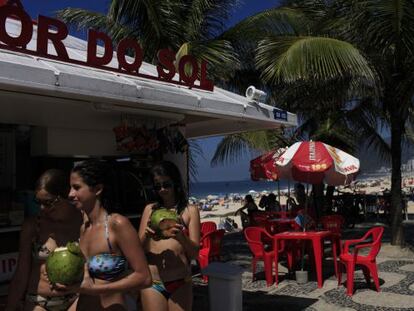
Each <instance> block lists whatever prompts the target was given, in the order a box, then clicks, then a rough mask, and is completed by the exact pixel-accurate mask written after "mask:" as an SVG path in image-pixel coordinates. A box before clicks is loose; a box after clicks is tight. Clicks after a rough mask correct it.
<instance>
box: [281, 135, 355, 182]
mask: <svg viewBox="0 0 414 311" xmlns="http://www.w3.org/2000/svg"><path fill="white" fill-rule="evenodd" d="M275 164H276V165H275V166H276V170H277V172H278V174H279V178H282V179H283V178H285V179H290V180H295V181H300V182H304V183H308V184H319V183H322V182H324V183H326V184H328V185H332V186H335V185H345V184H349V183H350V182H351V181H353V180H354V179H355V177H356V175H357V174H358V171H359V160H358V159H357V158H355V157H353V156H351V155H350V154H348V153H346V152H344V151H342V150H340V149H338V148H335V147H332V146H330V145H327V144H325V143H322V142H319V141H304V142H297V143H295V144H293V145H292V146H290V147H289V148H288V149H287V150H286V151H285V152H284V153H283V154H282V155H281V156H280V157H278V159H277V160H276V163H275Z"/></svg>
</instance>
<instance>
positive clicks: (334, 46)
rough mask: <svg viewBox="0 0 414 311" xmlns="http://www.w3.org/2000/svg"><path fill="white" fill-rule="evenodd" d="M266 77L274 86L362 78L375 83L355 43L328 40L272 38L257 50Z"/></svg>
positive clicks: (267, 39)
mask: <svg viewBox="0 0 414 311" xmlns="http://www.w3.org/2000/svg"><path fill="white" fill-rule="evenodd" d="M256 61H257V66H258V67H259V68H260V69H262V70H263V74H262V77H263V78H264V79H265V80H267V81H272V82H274V83H278V82H286V83H292V82H295V81H300V80H308V81H329V80H332V79H337V78H338V77H341V78H348V77H350V76H357V77H362V78H364V79H366V80H368V81H375V75H374V73H373V71H372V69H371V68H370V66H369V64H368V62H367V60H366V59H365V58H364V56H362V55H361V53H360V52H359V51H358V50H357V49H356V48H354V47H353V46H352V45H351V44H349V43H347V42H344V41H340V40H336V39H332V38H324V37H268V38H266V39H264V40H262V41H261V42H260V44H259V47H258V50H257V58H256Z"/></svg>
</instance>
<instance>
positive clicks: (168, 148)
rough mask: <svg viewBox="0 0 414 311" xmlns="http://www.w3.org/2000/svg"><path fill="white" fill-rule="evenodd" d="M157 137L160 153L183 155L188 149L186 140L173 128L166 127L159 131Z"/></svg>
mask: <svg viewBox="0 0 414 311" xmlns="http://www.w3.org/2000/svg"><path fill="white" fill-rule="evenodd" d="M157 137H158V141H159V146H160V151H161V152H162V153H167V152H170V153H184V152H186V151H187V149H188V142H187V139H185V137H184V135H183V134H182V133H181V132H180V131H179V129H178V128H177V127H175V126H166V127H163V128H161V129H159V130H158V131H157Z"/></svg>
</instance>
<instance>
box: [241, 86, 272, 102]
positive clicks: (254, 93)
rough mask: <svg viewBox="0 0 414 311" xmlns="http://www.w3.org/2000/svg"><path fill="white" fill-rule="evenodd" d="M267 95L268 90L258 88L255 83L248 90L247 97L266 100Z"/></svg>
mask: <svg viewBox="0 0 414 311" xmlns="http://www.w3.org/2000/svg"><path fill="white" fill-rule="evenodd" d="M266 96H267V94H266V92H263V91H261V90H258V89H256V88H255V87H254V86H253V85H251V86H249V87H248V88H247V90H246V97H247V98H248V99H250V100H252V101H257V102H265V101H266Z"/></svg>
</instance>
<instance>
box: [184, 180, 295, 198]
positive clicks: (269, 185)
mask: <svg viewBox="0 0 414 311" xmlns="http://www.w3.org/2000/svg"><path fill="white" fill-rule="evenodd" d="M288 184H289V183H288V181H286V180H283V181H282V180H281V181H279V187H280V190H281V191H286V190H287V189H288ZM293 186H294V182H290V189H293ZM250 190H254V191H256V192H261V191H264V190H266V191H277V190H278V182H277V181H252V180H236V181H211V182H190V189H189V194H190V196H192V197H196V198H197V199H200V198H204V197H206V196H208V195H218V196H225V195H229V194H231V193H233V194H235V193H238V194H246V193H248V192H249V191H250Z"/></svg>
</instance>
